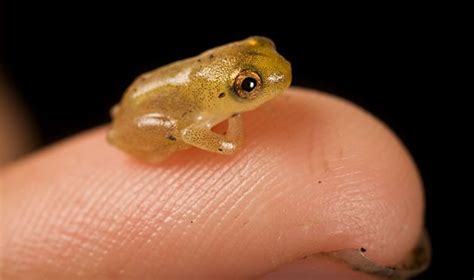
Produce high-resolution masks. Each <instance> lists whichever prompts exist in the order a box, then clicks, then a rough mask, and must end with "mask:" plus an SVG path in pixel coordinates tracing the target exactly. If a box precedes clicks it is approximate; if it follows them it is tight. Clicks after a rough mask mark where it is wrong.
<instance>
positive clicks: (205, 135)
mask: <svg viewBox="0 0 474 280" xmlns="http://www.w3.org/2000/svg"><path fill="white" fill-rule="evenodd" d="M290 83H291V66H290V63H289V62H288V61H286V60H285V59H284V58H283V57H282V56H281V55H279V54H278V53H277V52H276V49H275V45H274V44H273V42H272V41H271V40H270V39H267V38H264V37H250V38H248V39H245V40H242V41H238V42H234V43H230V44H226V45H223V46H220V47H217V48H213V49H210V50H208V51H206V52H204V53H202V54H200V55H198V56H196V57H192V58H188V59H184V60H181V61H177V62H174V63H171V64H169V65H165V66H163V67H160V68H158V69H156V70H153V71H151V72H148V73H145V74H143V75H141V76H140V77H138V78H137V79H136V80H135V81H134V82H133V83H132V85H130V87H129V88H128V89H127V91H126V92H125V95H124V96H123V98H122V100H121V102H120V104H118V105H116V106H114V108H113V109H112V119H113V122H112V128H111V129H110V131H109V133H108V136H107V139H108V141H109V142H110V143H111V144H113V145H115V146H117V147H118V148H120V149H122V150H123V151H125V152H127V153H130V154H132V155H133V156H136V157H138V158H140V159H142V160H144V161H146V162H149V163H156V162H159V161H161V160H163V159H164V158H166V157H167V156H169V155H170V154H172V153H173V152H175V151H178V150H182V149H185V148H188V147H191V146H195V147H198V148H201V149H204V150H208V151H211V152H215V153H220V154H232V153H234V152H235V151H236V150H238V149H239V147H240V146H241V142H242V137H243V135H242V120H241V118H240V114H239V113H241V112H245V111H249V110H252V109H255V108H257V107H258V106H260V105H261V104H263V103H265V102H266V101H268V100H270V99H272V98H274V97H276V96H278V95H279V94H280V93H282V92H283V91H284V90H285V89H286V88H287V87H288V86H289V85H290ZM226 119H228V129H227V133H226V134H225V135H221V134H218V133H215V132H213V131H211V128H212V127H213V126H215V125H216V124H218V123H220V122H222V121H224V120H226Z"/></svg>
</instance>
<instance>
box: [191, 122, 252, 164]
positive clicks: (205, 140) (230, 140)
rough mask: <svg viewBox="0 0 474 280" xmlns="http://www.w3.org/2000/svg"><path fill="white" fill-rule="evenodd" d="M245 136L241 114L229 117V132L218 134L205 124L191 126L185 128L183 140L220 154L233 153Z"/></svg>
mask: <svg viewBox="0 0 474 280" xmlns="http://www.w3.org/2000/svg"><path fill="white" fill-rule="evenodd" d="M242 138H243V129H242V119H241V117H240V115H239V114H236V115H233V116H232V117H231V118H230V119H229V124H228V129H227V133H226V134H225V135H221V134H217V133H215V132H213V131H211V130H210V129H209V128H207V127H206V126H205V125H195V126H190V127H188V128H186V129H184V130H183V132H182V140H183V141H184V142H185V143H187V144H189V145H192V146H195V147H198V148H201V149H203V150H207V151H210V152H214V153H219V154H227V155H230V154H233V153H235V152H236V151H237V150H238V149H239V148H240V146H241V143H242Z"/></svg>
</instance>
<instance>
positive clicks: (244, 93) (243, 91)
mask: <svg viewBox="0 0 474 280" xmlns="http://www.w3.org/2000/svg"><path fill="white" fill-rule="evenodd" d="M261 86H262V79H261V78H260V76H259V75H258V74H257V73H255V72H253V71H250V70H244V71H242V72H240V73H239V75H237V78H235V81H234V90H235V92H236V93H237V95H238V96H239V97H240V98H245V99H253V98H255V97H257V93H258V92H259V90H260V88H261Z"/></svg>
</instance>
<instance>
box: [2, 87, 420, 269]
mask: <svg viewBox="0 0 474 280" xmlns="http://www.w3.org/2000/svg"><path fill="white" fill-rule="evenodd" d="M243 121H244V125H245V135H246V138H245V144H244V147H243V149H242V150H241V151H240V152H239V153H237V154H236V155H235V156H231V157H227V156H222V155H215V154H212V153H209V152H205V151H201V150H198V149H189V150H186V151H182V152H179V153H176V154H175V155H173V156H172V157H170V158H169V159H167V160H166V161H164V162H163V163H161V164H158V165H156V166H151V165H146V164H143V163H141V162H140V161H139V160H136V159H133V158H130V157H128V156H127V155H126V154H124V153H122V152H120V151H118V150H116V149H115V148H113V147H112V146H110V145H108V144H107V143H106V141H105V130H106V128H100V129H96V130H93V131H90V132H86V133H84V134H81V135H80V136H77V137H73V138H72V139H70V140H67V141H64V142H61V143H59V144H57V145H55V146H54V147H51V148H48V149H46V150H44V151H42V152H40V153H38V154H36V155H34V156H32V157H31V158H29V159H25V160H24V161H22V162H20V163H18V164H16V165H14V166H12V167H11V168H9V169H8V170H7V171H6V172H4V175H5V178H6V180H5V188H6V189H9V194H8V198H7V199H6V207H5V209H7V208H8V209H9V213H8V215H6V219H3V221H2V222H5V225H6V224H8V223H7V222H8V221H10V222H11V223H12V224H11V225H9V229H8V230H7V231H6V232H5V233H6V238H8V240H10V241H12V242H10V243H9V244H10V245H9V246H7V247H6V250H8V251H10V252H17V253H12V254H11V255H10V256H9V257H8V263H9V264H10V265H11V266H12V267H15V265H18V263H19V262H21V258H26V257H27V255H25V254H24V253H25V251H24V250H20V249H19V248H20V247H21V246H23V245H22V244H24V243H25V240H35V242H34V243H31V242H29V243H28V244H29V246H30V247H29V250H30V251H32V252H37V253H38V255H42V254H47V256H48V258H49V259H52V260H57V263H56V265H52V264H48V263H45V262H44V261H43V260H44V259H43V258H38V259H35V260H31V258H30V259H29V261H30V263H29V266H30V268H32V271H33V270H34V269H41V270H42V271H47V273H49V275H58V273H60V272H61V273H63V271H62V270H61V264H62V263H63V264H64V265H66V262H65V260H67V258H72V259H73V260H74V263H73V264H68V265H69V271H70V272H79V271H82V273H85V274H86V275H94V273H101V272H103V271H108V272H109V273H112V274H113V273H116V272H117V271H123V274H121V275H122V276H123V277H127V276H130V277H132V276H133V277H140V276H143V275H148V276H149V275H153V276H156V277H158V276H164V275H192V274H189V273H195V274H194V275H203V276H204V275H234V276H236V277H239V276H242V277H243V276H255V275H262V274H264V273H267V272H270V271H273V270H275V269H276V268H278V267H279V266H282V265H285V264H287V263H292V262H294V261H295V260H298V259H301V258H303V257H304V256H306V255H312V254H317V253H318V252H322V251H333V250H337V249H344V248H359V247H365V248H367V250H368V252H367V254H368V256H370V257H371V258H372V259H374V260H376V261H377V262H380V263H383V264H392V263H397V262H398V261H400V260H401V259H403V258H404V257H405V255H406V254H407V252H408V251H409V250H410V249H411V248H412V247H413V246H414V244H415V243H416V239H417V237H418V235H419V233H420V232H421V227H422V217H423V196H422V190H421V182H420V179H419V176H418V174H417V171H416V168H415V166H414V164H413V162H412V160H411V158H410V156H409V154H408V153H407V151H406V150H405V148H403V146H402V145H401V143H400V142H399V141H398V140H397V138H396V137H395V136H394V134H393V133H392V132H390V130H388V129H387V128H386V127H385V125H383V124H381V123H380V122H379V121H377V120H376V119H375V118H374V117H372V116H371V115H370V114H368V113H366V112H364V111H363V110H361V109H360V108H358V107H356V106H354V105H351V104H350V103H349V102H347V101H342V100H341V99H339V98H335V97H331V96H329V95H326V94H320V93H316V92H314V91H307V90H302V89H292V90H290V91H289V92H288V93H287V94H285V95H284V96H282V97H281V98H279V99H278V100H275V101H274V102H271V103H269V104H268V105H266V106H263V107H262V108H259V109H258V110H256V111H254V112H250V113H248V114H244V116H243ZM25 174H28V176H25ZM14 197H16V199H13V198H14ZM13 201H14V202H13ZM39 212H40V213H41V215H39V214H38V213H39ZM38 228H40V229H41V230H40V231H39V232H38V231H35V229H38ZM51 238H53V240H56V242H47V241H48V240H49V241H51ZM40 244H46V245H44V246H40ZM84 244H86V245H87V246H85V245H84ZM83 245H84V246H83ZM48 246H49V247H48ZM45 247H47V248H45ZM18 252H23V253H22V254H20V253H18ZM90 253H92V255H89V254H90ZM174 260H179V261H174ZM158 268H160V269H158ZM225 273H229V274H225Z"/></svg>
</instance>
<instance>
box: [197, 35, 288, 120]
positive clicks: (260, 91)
mask: <svg viewBox="0 0 474 280" xmlns="http://www.w3.org/2000/svg"><path fill="white" fill-rule="evenodd" d="M202 56H203V57H205V58H209V57H211V59H213V60H214V61H212V62H210V65H209V70H210V72H208V73H210V74H212V73H211V72H214V73H218V79H217V80H218V81H216V83H213V87H216V88H218V92H214V91H212V92H211V96H207V98H206V99H207V101H206V105H207V106H205V107H206V108H205V109H206V110H208V111H211V112H214V113H219V114H227V113H229V114H231V113H238V112H244V111H249V110H252V109H255V108H257V107H258V106H260V105H261V104H263V103H265V102H267V101H269V100H271V99H273V98H274V97H276V96H278V95H280V94H281V93H282V92H283V91H284V90H285V89H286V88H288V87H289V85H290V83H291V65H290V63H289V62H288V61H287V60H286V59H285V58H283V57H282V56H281V55H280V54H278V53H277V51H276V48H275V45H274V43H273V42H272V41H271V40H270V39H268V38H265V37H257V36H255V37H250V38H247V39H245V40H242V41H238V42H235V43H231V44H227V45H224V46H221V47H218V48H215V49H213V50H209V51H207V52H206V53H204V54H202ZM205 58H204V59H205ZM215 77H216V76H214V78H215ZM211 78H213V77H211Z"/></svg>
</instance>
